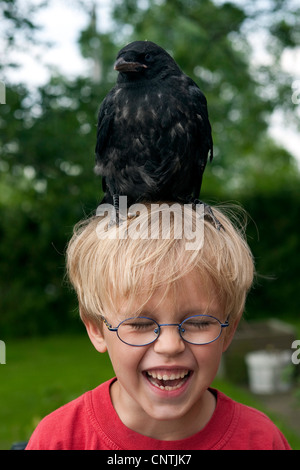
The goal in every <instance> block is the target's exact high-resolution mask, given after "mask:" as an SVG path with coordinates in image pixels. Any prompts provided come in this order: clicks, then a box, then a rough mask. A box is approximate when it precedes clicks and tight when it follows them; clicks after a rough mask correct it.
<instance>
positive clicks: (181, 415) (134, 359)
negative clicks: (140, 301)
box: [87, 273, 230, 432]
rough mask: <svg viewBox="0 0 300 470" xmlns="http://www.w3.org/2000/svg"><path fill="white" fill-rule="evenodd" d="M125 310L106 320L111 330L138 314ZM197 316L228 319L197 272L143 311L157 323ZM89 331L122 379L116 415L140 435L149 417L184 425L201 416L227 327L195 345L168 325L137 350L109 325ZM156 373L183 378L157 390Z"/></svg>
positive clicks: (115, 393)
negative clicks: (214, 338)
mask: <svg viewBox="0 0 300 470" xmlns="http://www.w3.org/2000/svg"><path fill="white" fill-rule="evenodd" d="M133 307H134V306H133ZM123 310H124V311H120V312H119V313H118V314H117V315H116V316H113V315H108V316H107V320H108V321H109V322H110V323H111V324H112V326H113V327H116V326H117V325H118V324H119V323H120V322H121V321H122V320H124V319H126V318H128V317H131V316H133V315H134V313H135V311H131V313H130V312H128V311H126V309H125V308H124V309H123ZM132 314H133V315H132ZM197 314H209V315H212V316H214V317H216V318H217V319H219V320H220V321H221V322H222V323H223V322H224V321H225V320H226V318H225V315H224V312H223V306H222V305H221V303H220V301H219V300H218V297H217V295H216V292H215V289H214V286H213V284H212V282H211V281H209V279H204V280H203V279H202V278H201V277H199V274H195V273H191V274H189V275H187V276H185V277H184V278H183V279H181V280H180V281H178V283H177V285H176V289H170V290H169V293H168V294H167V295H166V296H164V291H163V289H159V290H157V291H156V292H155V294H154V295H153V296H152V297H151V299H150V300H149V301H148V302H147V304H146V305H145V307H144V308H143V310H142V312H141V315H142V316H147V317H151V318H153V319H154V320H156V321H157V322H158V323H159V324H162V323H180V322H182V321H183V320H184V319H185V318H187V317H188V316H191V315H197ZM87 330H88V333H89V335H90V338H91V340H92V342H93V344H94V345H95V347H96V349H98V351H100V352H104V351H105V350H106V349H107V350H108V353H109V356H110V359H111V362H112V365H113V367H114V371H115V374H116V376H117V379H118V380H117V381H116V382H115V383H114V384H113V386H112V400H113V404H114V406H115V409H116V411H117V412H118V414H119V416H120V417H121V419H122V420H123V422H125V424H127V425H128V427H131V429H135V430H137V429H138V430H140V432H141V429H140V427H139V425H138V424H137V423H142V422H143V423H145V422H150V421H149V420H151V419H152V422H155V421H157V422H161V420H170V422H174V420H177V421H178V422H181V423H182V424H184V422H185V421H186V420H187V419H190V418H191V417H192V418H193V417H195V416H197V413H198V414H199V415H200V413H201V407H203V404H204V402H205V396H206V395H207V393H209V392H207V388H208V387H209V386H210V385H211V383H212V381H213V379H214V377H215V375H216V373H217V370H218V367H219V363H220V359H221V356H222V353H223V351H224V350H225V349H226V347H227V346H228V344H229V342H230V339H229V337H228V336H226V334H225V331H226V329H225V331H223V332H222V334H221V336H220V337H219V338H218V339H217V340H216V341H214V342H212V343H210V344H205V345H193V344H189V343H186V342H185V341H183V340H182V339H181V337H180V336H179V333H178V328H177V327H176V326H165V327H162V328H161V333H160V336H159V338H158V339H157V340H156V341H155V342H154V343H152V344H149V345H147V346H140V347H136V346H129V345H127V344H124V343H123V342H122V341H120V339H119V338H118V337H117V334H116V333H115V332H111V331H109V330H108V329H107V328H106V326H105V325H103V329H102V332H100V333H99V331H98V333H97V334H96V333H95V328H93V327H92V326H89V325H87ZM155 374H156V376H157V375H160V376H164V375H165V376H166V377H171V375H172V374H175V375H176V377H179V378H180V380H176V387H171V389H169V390H168V389H166V388H159V387H157V386H155V385H154V384H153V376H154V377H155ZM151 377H152V378H151ZM174 383H175V382H174ZM178 385H179V386H178ZM206 398H207V397H206ZM142 430H143V428H142Z"/></svg>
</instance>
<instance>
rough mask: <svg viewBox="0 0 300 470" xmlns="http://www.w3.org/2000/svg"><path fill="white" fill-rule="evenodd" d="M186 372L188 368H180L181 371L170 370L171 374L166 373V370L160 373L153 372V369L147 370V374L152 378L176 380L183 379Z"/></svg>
mask: <svg viewBox="0 0 300 470" xmlns="http://www.w3.org/2000/svg"><path fill="white" fill-rule="evenodd" d="M187 373H188V370H182V371H181V372H176V373H175V372H172V373H171V374H167V373H166V372H164V373H160V372H154V371H148V374H149V375H150V376H151V377H153V379H158V380H176V379H183V377H185V376H186V375H187Z"/></svg>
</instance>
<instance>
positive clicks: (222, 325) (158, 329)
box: [101, 315, 229, 348]
mask: <svg viewBox="0 0 300 470" xmlns="http://www.w3.org/2000/svg"><path fill="white" fill-rule="evenodd" d="M194 317H205V318H206V317H208V318H213V319H214V320H216V321H217V322H218V323H219V324H220V333H219V335H218V336H217V337H216V338H215V339H213V340H211V341H207V342H206V343H192V342H191V341H188V340H186V339H185V338H184V337H183V333H184V328H182V325H184V323H185V322H186V321H188V320H190V319H191V318H194ZM137 318H144V319H145V320H151V321H153V323H155V324H156V325H157V328H155V329H154V333H156V334H157V336H156V338H154V339H153V340H152V341H149V343H145V344H131V343H127V342H126V341H124V340H123V339H122V338H121V337H120V336H119V327H120V326H121V325H122V323H124V322H126V321H128V320H134V319H137ZM101 319H102V320H103V323H105V325H106V326H107V328H108V330H109V331H112V332H113V333H117V336H118V338H119V340H120V341H122V343H124V344H127V345H128V346H133V347H137V348H139V347H143V346H148V345H149V344H152V343H154V342H155V341H156V340H157V339H158V338H159V336H160V333H161V327H162V326H177V327H178V333H179V336H180V338H181V339H182V340H183V341H184V342H185V343H189V344H194V345H195V346H204V345H205V344H210V343H214V342H215V341H217V339H218V338H220V336H221V334H222V331H223V328H227V327H228V326H229V321H228V319H227V320H226V321H225V322H224V323H222V322H221V321H220V320H219V319H218V318H216V317H214V316H212V315H191V316H190V317H188V318H185V320H183V321H182V322H181V323H160V324H159V323H157V321H156V320H154V319H153V318H150V317H144V316H143V317H130V318H126V319H125V320H122V321H121V322H120V323H119V324H118V326H116V327H113V326H112V325H111V324H110V323H109V322H108V321H107V320H106V318H105V317H103V316H102V315H101ZM156 330H157V331H156Z"/></svg>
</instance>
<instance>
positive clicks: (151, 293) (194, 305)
mask: <svg viewBox="0 0 300 470" xmlns="http://www.w3.org/2000/svg"><path fill="white" fill-rule="evenodd" d="M144 281H145V282H142V283H141V288H140V289H138V290H137V291H136V292H135V293H132V295H130V293H129V295H127V296H122V295H120V294H119V296H118V297H117V298H116V302H115V307H116V309H115V311H114V312H111V318H112V319H115V320H116V321H117V320H119V321H122V320H123V319H125V318H130V317H133V316H138V315H144V316H155V315H161V313H163V312H165V311H166V313H171V312H172V313H176V314H178V315H188V314H191V315H195V314H201V313H202V314H204V313H207V312H210V313H211V314H213V313H216V312H219V311H220V303H221V302H220V301H219V299H218V295H217V291H216V289H215V286H214V284H213V282H212V280H211V279H210V278H209V276H208V275H203V274H200V273H199V272H198V271H196V270H194V271H192V272H190V273H188V274H187V275H185V276H182V277H181V278H179V279H177V280H175V281H173V282H171V283H167V284H162V285H160V286H158V287H155V288H153V289H152V288H151V284H147V282H146V280H144ZM147 287H148V288H147Z"/></svg>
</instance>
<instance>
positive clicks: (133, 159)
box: [95, 41, 213, 205]
mask: <svg viewBox="0 0 300 470" xmlns="http://www.w3.org/2000/svg"><path fill="white" fill-rule="evenodd" d="M114 68H115V70H117V71H118V72H119V75H118V79H117V83H116V85H115V86H114V88H113V89H112V90H111V91H110V92H109V93H108V95H107V96H106V98H105V99H104V101H103V103H102V105H101V107H100V111H99V116H98V129H97V144H96V167H95V170H96V172H97V173H98V174H100V175H101V176H102V180H103V189H104V191H105V193H106V195H105V197H104V199H103V202H109V203H111V202H112V201H113V196H120V195H126V196H127V197H128V203H129V205H130V204H132V203H134V202H137V201H142V200H147V201H154V200H168V201H181V202H187V201H188V200H191V199H190V198H191V197H193V198H198V197H199V193H200V188H201V183H202V175H203V172H204V169H205V166H206V163H207V160H208V159H212V156H213V142H212V135H211V126H210V123H209V119H208V112H207V102H206V98H205V96H204V95H203V93H202V92H201V91H200V89H199V88H198V86H197V85H196V83H195V82H194V81H193V80H192V79H191V78H189V77H188V76H187V75H185V74H184V73H183V72H182V71H181V69H180V68H179V67H178V65H177V64H176V62H175V61H174V60H173V58H172V57H171V56H170V55H169V54H168V53H167V52H166V51H165V50H164V49H162V48H161V47H159V46H158V45H156V44H154V43H153V42H150V41H136V42H133V43H131V44H128V45H127V46H126V47H124V48H123V49H121V51H120V52H119V53H118V56H117V60H116V62H115V65H114Z"/></svg>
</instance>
